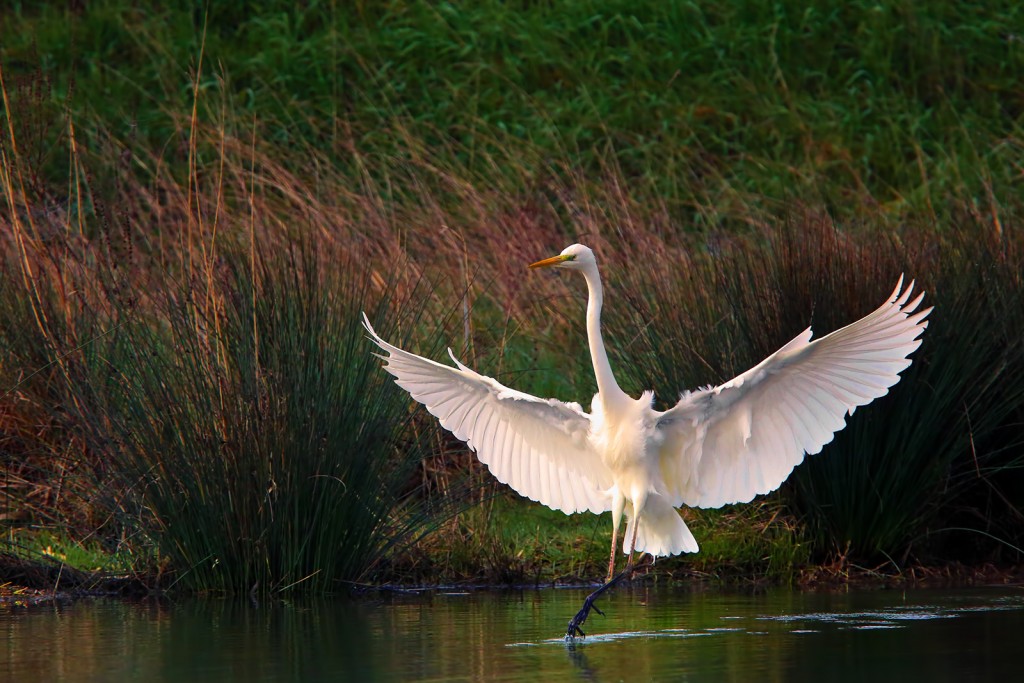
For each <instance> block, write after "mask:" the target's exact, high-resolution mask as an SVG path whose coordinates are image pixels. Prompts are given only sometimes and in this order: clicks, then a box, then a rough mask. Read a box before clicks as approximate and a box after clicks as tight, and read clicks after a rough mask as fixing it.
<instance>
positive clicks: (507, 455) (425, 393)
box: [363, 313, 612, 513]
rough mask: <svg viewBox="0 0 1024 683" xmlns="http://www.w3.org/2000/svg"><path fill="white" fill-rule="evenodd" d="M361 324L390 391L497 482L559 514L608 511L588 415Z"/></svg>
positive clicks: (606, 476) (605, 481) (607, 480)
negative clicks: (463, 446)
mask: <svg viewBox="0 0 1024 683" xmlns="http://www.w3.org/2000/svg"><path fill="white" fill-rule="evenodd" d="M363 325H364V326H365V327H366V330H367V332H369V333H370V338H371V339H372V340H373V341H374V343H375V344H377V346H379V347H380V348H381V349H383V350H384V351H385V352H386V353H387V356H381V358H383V359H384V360H385V361H386V364H385V366H384V369H385V370H387V371H388V372H389V373H391V374H392V375H394V376H395V382H396V383H397V384H398V386H400V387H402V388H403V389H405V390H406V391H408V392H409V394H410V395H412V397H413V398H414V399H416V400H417V401H419V402H420V403H422V404H423V405H424V406H426V408H427V410H428V411H430V414H431V415H433V416H435V417H436V418H437V419H438V420H440V422H441V426H443V427H444V428H445V429H447V430H448V431H450V432H451V433H452V434H454V435H455V436H457V437H458V438H460V439H462V440H463V441H465V442H466V443H467V444H469V447H470V448H472V449H473V450H474V451H476V454H477V457H478V458H479V459H480V462H482V463H484V464H485V465H487V467H488V469H490V470H491V473H492V474H494V476H495V477H497V479H498V481H501V482H503V483H505V484H508V485H509V486H511V487H512V488H513V489H515V490H516V491H517V492H519V493H520V494H522V495H524V496H526V497H527V498H530V499H531V500H536V501H539V502H541V503H543V504H544V505H547V506H548V507H550V508H554V509H555V510H562V511H563V512H566V513H570V512H581V511H583V510H590V511H591V512H597V513H600V512H604V511H605V510H609V509H611V500H610V498H609V496H608V495H607V494H606V493H605V490H607V489H609V488H611V486H612V476H611V473H610V472H609V471H608V469H607V468H606V467H605V466H604V464H603V463H602V462H601V459H600V458H599V457H598V456H597V454H596V453H594V452H593V451H591V450H590V448H589V446H588V435H589V432H590V416H589V415H588V414H587V413H585V412H583V410H582V409H581V408H580V407H579V406H578V405H576V404H567V403H562V402H561V401H557V400H555V399H541V398H537V397H536V396H531V395H529V394H524V393H522V392H519V391H515V390H513V389H509V388H508V387H506V386H504V385H502V384H501V383H500V382H498V381H496V380H494V379H491V378H490V377H485V376H483V375H481V374H478V373H476V372H474V371H473V370H471V369H470V368H468V367H466V366H465V365H463V364H462V363H460V362H459V361H458V360H456V358H455V356H454V355H452V360H453V361H455V365H456V367H450V366H447V365H442V364H440V363H436V362H434V361H432V360H430V359H428V358H423V357H422V356H417V355H416V354H414V353H409V352H408V351H403V350H402V349H400V348H398V347H397V346H393V345H391V344H389V343H387V342H386V341H384V340H383V339H381V338H380V337H379V336H377V333H376V332H374V330H373V327H372V326H371V325H370V321H369V320H368V319H367V318H366V314H365V313H364V314H363ZM448 353H449V355H451V350H450V349H449V351H448Z"/></svg>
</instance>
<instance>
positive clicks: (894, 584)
mask: <svg viewBox="0 0 1024 683" xmlns="http://www.w3.org/2000/svg"><path fill="white" fill-rule="evenodd" d="M167 579H168V576H167V575H164V576H161V577H156V576H126V575H112V574H110V573H109V572H89V571H83V570H80V569H75V568H72V567H69V566H67V565H62V564H58V563H48V562H45V561H39V560H28V559H25V558H21V557H17V556H15V555H13V554H11V553H4V552H0V607H8V608H22V607H34V606H38V605H46V604H53V603H66V602H71V601H74V600H78V599H81V598H92V597H115V598H139V597H146V596H154V595H156V596H159V595H165V594H166V592H167V591H168V590H169V588H170V586H171V585H173V583H172V582H169V581H167ZM633 583H634V584H636V583H657V584H669V585H671V584H680V585H684V584H685V585H690V586H699V587H700V589H702V590H703V589H713V588H732V589H735V588H737V587H740V588H754V589H760V588H769V587H775V586H778V585H781V582H779V581H774V580H771V579H765V578H757V577H753V578H749V577H748V578H742V577H737V576H730V577H727V578H721V577H711V576H708V575H705V574H702V573H700V572H687V573H685V574H680V573H679V572H672V571H661V570H659V569H657V568H652V567H647V568H640V569H639V570H638V574H637V576H635V578H634V579H633ZM590 585H596V581H590V582H588V581H579V582H569V583H567V582H565V581H535V582H531V583H528V584H523V583H515V584H513V583H502V582H481V581H466V582H456V583H454V584H451V583H446V584H443V585H442V584H437V585H430V584H419V585H412V584H410V585H401V584H393V583H381V584H371V583H366V584H351V589H352V590H353V591H358V592H364V591H385V592H386V591H396V592H406V591H409V592H420V591H429V590H438V589H450V588H452V587H453V586H454V587H457V588H459V589H460V590H469V589H475V590H488V589H506V588H518V589H527V588H529V589H540V588H551V587H560V588H563V587H570V586H576V587H580V586H590ZM791 586H792V587H793V588H795V589H797V590H804V591H844V590H849V589H858V590H870V589H893V588H904V589H911V588H964V587H975V586H979V587H980V586H1024V564H1006V565H996V564H994V563H991V562H986V563H982V564H978V565H967V564H964V563H961V562H946V563H943V564H934V565H912V566H909V567H907V568H906V569H905V570H903V571H902V572H898V573H897V572H892V571H883V570H881V569H868V568H864V567H858V566H852V565H844V564H840V563H833V564H828V565H814V566H808V567H806V568H804V569H802V570H800V571H799V572H798V574H797V575H796V577H795V580H794V581H793V582H791Z"/></svg>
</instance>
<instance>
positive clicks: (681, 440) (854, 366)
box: [658, 276, 932, 507]
mask: <svg viewBox="0 0 1024 683" xmlns="http://www.w3.org/2000/svg"><path fill="white" fill-rule="evenodd" d="M913 287H914V283H913V282H911V283H910V286H909V287H908V288H907V289H906V291H903V277H902V276H900V281H899V284H897V286H896V290H895V291H894V292H893V293H892V295H891V296H890V297H889V300H888V301H886V302H885V303H884V304H882V306H881V307H879V308H878V309H877V310H875V311H874V312H873V313H870V314H869V315H867V316H865V317H864V318H861V319H860V320H858V321H857V322H855V323H853V324H851V325H848V326H846V327H844V328H842V329H839V330H837V331H835V332H833V333H832V334H829V335H827V336H825V337H822V338H821V339H817V340H815V341H811V329H810V328H807V329H806V330H804V331H803V332H802V333H800V334H799V335H798V336H797V337H796V338H795V339H793V340H792V341H791V342H789V343H788V344H786V345H785V346H783V347H782V348H781V349H779V350H778V351H776V352H775V353H774V354H772V355H771V356H769V357H768V358H767V359H766V360H764V361H763V362H762V363H760V364H759V365H757V366H756V367H754V368H752V369H751V370H748V371H747V372H745V373H743V374H742V375H740V376H738V377H736V378H735V379H733V380H731V381H729V382H726V383H725V384H723V385H721V386H719V387H715V388H713V389H705V390H701V391H698V392H694V393H689V394H686V395H684V396H683V398H682V399H681V400H680V401H679V403H678V404H677V405H676V406H675V407H673V408H672V409H670V410H668V411H666V412H665V413H663V414H662V415H661V417H660V418H659V421H658V429H659V431H660V432H661V433H662V435H663V436H664V441H663V442H662V445H661V449H660V466H661V472H662V476H663V478H664V481H665V484H666V486H667V487H668V489H669V491H668V493H669V496H670V498H672V499H673V502H674V504H675V505H681V504H686V505H690V506H696V507H719V506H722V505H726V504H728V503H738V502H747V501H749V500H751V499H752V498H753V497H754V496H755V495H758V494H762V493H768V492H769V491H774V490H775V489H776V488H778V487H779V486H780V485H781V484H782V482H783V481H785V480H786V478H787V477H788V476H789V474H790V472H792V471H793V468H794V467H795V466H796V465H798V464H799V463H800V462H801V461H802V460H803V458H804V454H805V453H810V454H814V453H817V452H819V451H820V450H821V448H822V446H824V445H825V444H827V443H828V442H830V441H831V440H832V437H833V435H834V434H835V433H836V432H837V431H839V430H840V429H842V428H843V427H844V426H845V425H846V416H847V415H852V414H853V411H854V410H855V409H856V408H857V407H858V406H863V405H866V404H868V403H870V402H871V401H873V400H874V399H876V398H878V397H880V396H884V395H885V394H886V393H888V391H889V387H891V386H892V385H894V384H896V382H898V381H899V379H900V378H899V373H900V372H902V371H903V370H904V369H906V368H907V366H909V365H910V360H909V358H908V356H909V355H910V354H911V353H912V352H913V351H914V350H915V349H916V348H917V347H918V346H919V345H920V344H921V340H920V339H919V337H920V335H921V333H922V332H923V331H924V329H925V328H926V327H927V326H928V322H927V321H926V320H925V317H927V315H928V314H929V313H930V312H931V310H932V309H931V308H928V309H925V310H922V311H920V312H917V313H915V312H914V311H916V310H917V308H918V306H919V305H920V304H921V300H922V299H923V297H924V295H923V294H921V295H919V296H918V297H917V298H916V299H914V300H913V301H911V302H910V303H907V301H908V299H909V298H910V293H911V290H912V289H913Z"/></svg>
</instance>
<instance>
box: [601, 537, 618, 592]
mask: <svg viewBox="0 0 1024 683" xmlns="http://www.w3.org/2000/svg"><path fill="white" fill-rule="evenodd" d="M618 544H619V527H618V526H616V527H614V528H612V556H611V559H609V560H608V575H607V576H606V577H604V581H605V583H608V582H609V581H611V580H612V577H613V576H615V546H617V545H618Z"/></svg>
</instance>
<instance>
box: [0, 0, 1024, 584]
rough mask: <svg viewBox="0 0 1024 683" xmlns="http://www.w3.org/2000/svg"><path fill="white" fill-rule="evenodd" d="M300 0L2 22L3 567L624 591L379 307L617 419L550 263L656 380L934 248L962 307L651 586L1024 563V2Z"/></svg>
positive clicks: (182, 577) (847, 299) (722, 360)
mask: <svg viewBox="0 0 1024 683" xmlns="http://www.w3.org/2000/svg"><path fill="white" fill-rule="evenodd" d="M294 5H295V3H279V2H274V1H272V0H263V1H261V2H256V3H248V4H247V6H246V8H245V9H244V11H243V10H242V9H240V7H241V6H239V8H236V7H235V6H234V5H227V4H218V5H216V6H215V7H213V8H211V10H210V11H209V13H204V12H200V11H195V10H194V8H193V4H192V3H173V2H172V3H164V5H163V6H162V9H160V10H152V9H143V8H141V7H139V6H137V5H136V4H133V3H128V2H126V1H125V0H104V1H102V2H93V3H88V5H87V6H82V7H78V6H74V5H73V6H72V7H70V8H69V7H68V6H66V5H64V4H57V3H53V4H46V3H43V4H40V3H24V4H21V3H13V4H8V5H7V6H5V8H4V9H0V18H2V19H3V25H4V27H5V28H4V37H5V39H4V41H3V44H2V45H0V67H2V72H0V75H2V83H0V87H2V91H3V96H4V100H3V105H4V110H3V121H2V123H3V125H2V127H0V128H2V130H0V152H2V155H3V156H2V158H0V166H2V168H0V171H2V176H0V193H2V195H3V205H2V206H3V208H2V209H0V225H2V233H0V254H2V259H0V269H2V273H0V275H2V278H0V469H2V471H3V475H2V477H3V478H2V481H3V482H4V483H3V486H4V491H3V494H2V498H0V500H2V508H0V515H2V518H3V519H4V520H5V524H6V529H5V541H6V543H7V545H8V547H9V551H10V552H14V553H15V554H20V555H22V556H24V555H26V554H29V555H33V554H34V555H38V554H40V553H44V552H45V553H49V554H50V555H51V556H56V555H59V554H60V553H59V552H58V551H56V550H54V549H53V546H54V545H60V546H61V547H65V548H76V549H81V548H95V549H97V550H99V551H100V555H101V556H102V557H105V558H114V559H112V560H111V559H102V558H100V559H91V560H89V561H90V562H110V563H112V564H111V566H117V567H118V568H123V567H124V566H129V567H134V568H135V570H136V571H139V572H142V573H145V574H147V575H151V576H153V575H157V574H166V575H167V576H169V577H174V579H173V580H175V581H181V582H183V584H182V585H188V586H191V587H193V588H196V589H228V590H234V591H250V590H258V591H279V590H284V589H296V590H301V589H309V590H332V589H337V588H338V587H339V586H341V585H343V584H342V583H341V582H351V581H365V580H373V581H395V580H398V581H427V582H437V581H442V580H445V581H447V580H459V579H466V578H472V579H482V580H492V581H493V580H503V581H514V582H519V581H529V580H538V579H543V580H548V579H552V578H558V577H581V576H582V577H595V576H598V575H599V574H600V573H601V569H600V565H601V563H602V562H603V561H604V560H605V559H606V557H605V550H604V548H603V546H604V544H605V543H606V540H605V539H606V538H607V534H608V522H607V520H606V519H603V518H580V519H577V518H572V519H565V518H563V517H561V516H560V515H557V514H555V515H552V514H548V513H546V512H543V511H541V510H539V509H537V506H534V505H531V504H528V503H525V502H522V501H519V500H517V499H512V498H506V494H505V493H504V492H503V491H502V490H501V488H500V487H497V486H496V485H495V484H494V483H493V481H491V480H490V479H489V478H488V477H487V476H486V472H484V471H481V468H480V467H479V466H478V465H474V464H473V460H472V458H471V457H469V456H467V455H466V454H465V452H464V451H463V450H462V449H461V448H460V447H459V445H458V444H456V443H454V442H452V441H451V440H450V439H448V438H446V437H445V435H444V434H442V433H440V432H439V430H437V428H436V427H435V426H434V425H433V423H432V421H431V420H430V419H429V416H426V415H425V414H424V413H422V412H417V411H411V410H410V408H409V406H408V401H407V399H406V398H405V396H404V395H403V394H402V393H401V392H400V391H398V390H397V389H395V388H394V387H393V386H392V385H390V384H389V382H388V381H387V377H386V375H384V373H382V372H380V371H379V369H378V361H377V359H376V358H374V357H373V356H371V355H370V350H371V349H370V348H369V346H368V344H367V343H366V342H365V339H364V337H363V335H362V332H361V328H360V327H359V312H360V311H361V310H366V311H368V312H369V313H370V315H371V318H372V319H373V320H374V322H375V325H376V326H377V328H378V330H379V331H380V332H381V333H382V334H384V335H385V336H386V337H390V338H394V339H399V340H402V341H403V342H404V343H407V344H409V345H410V346H411V347H412V348H414V349H418V350H420V351H422V352H425V353H430V354H436V355H438V356H439V355H440V354H439V353H438V352H439V351H440V350H441V349H442V348H443V346H444V345H445V344H448V343H450V344H451V346H452V347H453V348H454V349H455V352H456V354H457V355H459V356H462V357H463V359H464V360H467V361H468V362H471V364H473V365H475V366H476V367H478V368H479V369H481V371H484V372H488V373H491V374H493V375H495V376H497V377H499V378H500V379H501V380H502V381H504V382H506V383H509V384H514V385H515V386H516V387H517V388H520V389H523V390H526V391H531V392H534V393H538V394H544V395H557V396H559V397H561V398H565V399H571V400H577V401H580V402H584V403H585V402H587V401H588V400H589V395H590V393H592V391H593V388H594V387H593V380H592V378H591V377H590V371H589V367H588V362H587V358H586V348H585V345H584V344H582V343H581V341H580V340H581V339H582V335H583V321H582V302H581V297H580V294H579V291H578V289H577V288H576V287H577V285H578V283H576V282H573V281H572V280H569V281H568V282H567V281H565V280H564V279H559V278H548V277H539V276H530V277H528V276H526V275H524V270H523V267H524V265H525V264H526V263H528V262H530V261H532V260H535V259H536V258H539V257H542V256H547V255H549V254H551V253H554V252H556V251H557V250H559V249H561V247H563V246H564V245H565V244H567V243H569V242H570V241H574V240H576V239H579V240H582V241H585V242H587V243H588V244H590V245H591V246H593V247H594V248H595V249H596V250H597V251H598V253H599V256H600V257H601V259H602V265H603V268H604V273H605V276H606V278H607V279H608V281H609V282H608V285H609V290H610V291H609V297H610V300H609V305H608V308H607V312H606V334H607V337H608V339H609V344H610V346H611V348H612V349H613V350H614V353H615V357H614V358H613V364H614V365H615V366H616V369H617V371H618V372H619V374H620V376H621V380H622V382H623V384H624V385H625V386H627V387H628V388H630V389H632V390H638V389H640V388H646V387H651V386H653V387H655V388H656V390H657V393H658V396H659V400H661V401H664V402H670V401H671V400H672V399H673V397H674V396H675V395H676V394H677V393H678V391H679V390H681V389H683V388H686V387H693V386H696V385H699V384H704V383H714V382H720V381H722V380H725V379H728V378H729V377H731V376H732V375H733V374H735V373H737V372H739V371H742V370H744V369H746V368H747V367H749V366H750V365H751V364H753V363H755V362H756V361H758V360H759V359H760V358H762V357H764V355H766V354H767V353H770V352H771V351H773V350H774V349H775V348H777V347H778V346H779V345H780V344H781V343H784V342H785V341H787V340H788V339H789V338H791V337H792V336H793V335H794V334H795V333H796V332H798V331H800V330H801V329H803V328H804V327H805V326H806V324H807V322H808V321H809V320H810V321H812V322H813V324H814V327H815V330H816V332H818V333H819V334H821V333H824V332H827V331H829V330H831V329H834V328H835V327H837V326H839V325H842V324H844V323H846V322H849V321H851V320H853V319H855V318H857V317H859V316H860V315H863V314H864V313H866V312H867V311H869V310H871V309H872V308H874V307H875V306H877V305H878V304H879V303H880V302H881V301H882V299H883V298H884V296H885V295H887V294H888V293H889V291H890V290H891V289H892V287H893V286H894V285H895V282H896V279H897V277H898V276H899V274H900V273H901V272H905V273H907V274H908V276H911V277H915V278H917V280H918V283H919V286H921V287H922V288H924V289H926V290H927V291H928V297H929V301H931V302H932V303H934V304H935V305H936V306H937V308H936V311H935V312H934V313H933V315H932V318H931V321H932V322H931V326H930V328H929V330H928V332H927V333H926V335H925V341H924V344H923V345H922V347H921V348H920V349H919V351H918V352H917V353H916V354H915V362H914V365H913V366H912V367H911V369H910V370H909V371H908V372H907V373H905V378H904V380H903V381H902V382H901V383H900V384H899V385H898V386H897V387H896V388H895V390H894V391H892V392H891V395H890V396H888V397H886V398H885V399H883V400H881V401H879V402H878V404H877V405H872V406H871V407H870V408H868V409H864V410H860V411H858V412H857V414H856V415H855V416H854V417H853V418H851V419H850V426H849V428H848V429H847V430H845V431H844V432H842V433H841V435H840V436H839V437H837V439H836V442H835V443H834V444H833V445H831V446H829V447H827V448H826V450H825V452H824V453H823V454H822V455H821V456H816V457H814V458H812V459H810V461H809V462H808V463H806V464H805V465H804V466H802V467H801V468H800V469H799V470H798V472H797V475H796V476H795V478H794V480H793V481H792V482H791V483H790V484H789V485H787V486H786V487H785V488H784V490H783V491H782V492H781V493H780V494H778V495H776V496H772V497H771V498H769V499H768V500H767V501H762V502H760V503H758V504H756V505H751V506H740V507H737V508H736V509H732V510H727V511H724V512H702V511H686V512H685V513H684V514H685V515H686V517H687V520H688V522H689V523H690V524H691V526H692V527H693V528H694V530H695V534H696V535H697V537H698V540H699V541H700V542H701V544H702V552H701V554H699V555H697V556H695V557H691V558H679V559H674V560H672V561H670V562H659V565H658V566H659V568H664V569H665V570H666V571H669V572H676V571H678V572H686V573H692V572H694V571H696V572H699V573H706V574H716V573H721V572H723V571H724V572H732V573H735V574H737V575H741V576H762V575H765V574H770V575H772V576H774V577H777V578H778V577H789V576H792V575H793V574H794V572H797V571H799V570H800V568H801V567H803V566H804V565H805V564H806V563H807V562H809V561H818V562H821V561H828V560H832V559H836V558H840V559H842V560H843V561H848V562H857V563H862V564H867V563H870V566H881V565H884V566H887V567H888V568H889V569H891V570H895V571H899V570H901V569H903V568H904V567H905V566H906V565H907V564H908V563H914V562H937V561H938V562H941V561H947V560H957V561H964V562H969V563H982V562H997V563H1007V562H1019V560H1020V554H1021V550H1020V548H1021V547H1024V509H1022V504H1024V477H1022V473H1021V465H1022V457H1024V432H1022V429H1021V425H1022V424H1024V335H1022V330H1024V301H1022V288H1021V285H1022V282H1021V280H1022V277H1024V276H1022V273H1024V262H1022V261H1024V252H1022V248H1024V238H1022V233H1021V228H1020V226H1019V223H1020V220H1021V210H1022V208H1024V203H1022V201H1021V168H1020V161H1019V157H1020V151H1021V147H1022V145H1021V143H1022V140H1024V137H1022V123H1024V122H1022V117H1024V92H1022V91H1021V88H1020V85H1019V81H1018V78H1017V75H1018V74H1019V73H1021V69H1022V67H1024V41H1022V40H1021V38H1020V35H1021V34H1022V32H1024V10H1022V9H1021V8H1020V6H1019V5H1018V4H1017V3H1009V2H1007V3H990V4H989V5H988V6H987V7H985V8H979V7H977V6H975V5H970V4H967V3H959V2H936V3H929V4H927V5H921V6H908V5H905V4H899V3H883V4H877V3H875V4H868V3H853V4H849V3H847V4H846V5H844V6H843V7H841V8H834V7H832V5H831V4H829V3H812V4H811V5H807V4H806V3H803V4H800V3H791V2H782V1H779V2H774V3H754V2H745V3H732V4H729V5H728V6H724V7H723V6H719V5H718V4H716V3H710V2H692V3H657V2H632V3H628V4H626V3H617V2H594V1H585V0H579V1H573V2H566V3H557V4H555V3H552V4H548V3H522V4H521V6H515V3H513V4H511V5H510V4H509V3H500V2H496V1H495V2H490V1H488V2H481V3H466V4H458V3H439V4H434V3H423V2H391V3H380V4H375V5H374V6H373V7H364V6H362V4H355V5H353V6H349V5H348V4H345V3H320V2H308V3H303V4H302V6H300V7H295V6H294ZM495 495H497V497H495ZM453 514H454V515H455V516H454V517H453V516H452V515H453ZM546 534H551V536H552V540H551V541H550V542H544V541H542V540H538V536H540V537H541V538H543V536H544V535H546ZM64 554H65V555H68V554H69V553H67V552H65V553H64ZM90 557H91V556H90ZM723 568H724V569H723Z"/></svg>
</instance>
